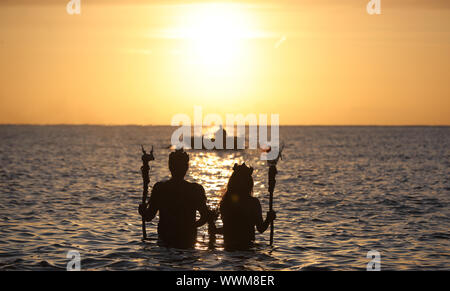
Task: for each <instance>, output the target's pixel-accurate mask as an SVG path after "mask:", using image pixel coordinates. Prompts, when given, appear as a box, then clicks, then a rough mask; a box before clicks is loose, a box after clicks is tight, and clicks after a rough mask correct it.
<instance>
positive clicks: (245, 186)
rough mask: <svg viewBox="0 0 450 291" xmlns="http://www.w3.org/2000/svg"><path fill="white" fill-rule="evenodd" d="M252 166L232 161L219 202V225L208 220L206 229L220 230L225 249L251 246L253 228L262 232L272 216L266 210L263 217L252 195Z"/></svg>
mask: <svg viewBox="0 0 450 291" xmlns="http://www.w3.org/2000/svg"><path fill="white" fill-rule="evenodd" d="M252 173H253V168H249V167H247V166H246V165H245V163H243V164H242V165H238V164H235V165H234V167H233V174H232V175H231V177H230V179H229V181H228V185H227V189H226V192H225V194H224V195H223V197H222V201H221V202H220V215H221V216H222V221H223V228H216V227H215V225H214V223H213V222H212V223H211V221H210V227H209V230H210V231H212V232H215V233H222V234H223V238H224V243H225V249H226V250H246V249H249V248H251V247H253V244H254V241H255V227H256V229H257V230H258V231H259V232H260V233H263V232H264V231H265V230H266V229H267V228H268V227H269V225H270V223H271V222H272V221H273V220H274V219H275V218H276V214H275V212H274V211H269V212H267V217H266V220H263V217H262V209H261V204H260V203H259V200H258V198H255V197H252V192H253V178H252Z"/></svg>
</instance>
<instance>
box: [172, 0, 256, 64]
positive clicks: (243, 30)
mask: <svg viewBox="0 0 450 291" xmlns="http://www.w3.org/2000/svg"><path fill="white" fill-rule="evenodd" d="M190 8H191V9H192V12H191V13H187V14H186V15H187V16H186V17H185V18H183V20H182V22H183V23H181V26H180V30H179V31H180V33H181V37H182V38H185V39H187V41H188V54H189V56H190V57H191V60H192V61H193V62H195V63H196V64H202V65H205V66H208V67H209V66H213V67H221V69H225V67H228V68H230V69H231V68H232V67H233V66H234V65H236V64H237V62H238V60H239V58H241V57H242V56H243V53H244V50H245V45H244V44H245V41H244V40H245V39H246V38H249V37H251V36H252V32H251V29H250V25H249V17H248V15H246V14H245V13H244V11H243V10H242V9H240V7H238V6H236V5H230V4H202V5H196V6H193V7H190Z"/></svg>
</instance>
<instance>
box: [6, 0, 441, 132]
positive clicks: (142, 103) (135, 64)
mask: <svg viewBox="0 0 450 291" xmlns="http://www.w3.org/2000/svg"><path fill="white" fill-rule="evenodd" d="M36 2H39V3H40V4H36ZM67 2H68V0H67V1H65V0H64V1H62V0H59V1H56V0H44V1H31V0H15V1H12V0H11V1H10V0H6V1H2V2H0V68H1V69H0V123H3V124H4V123H20V124H22V123H30V124H61V123H70V124H170V122H171V119H172V116H173V115H174V114H177V113H186V114H189V115H193V107H194V105H200V106H202V107H203V112H204V114H207V113H218V114H223V115H224V114H226V113H235V114H237V113H243V114H248V113H255V114H260V113H267V114H270V113H278V114H279V115H280V122H281V124H300V125H311V124H313V125H323V124H326V125H353V124H361V125H416V124H424V125H450V82H449V80H450V78H449V74H450V73H449V70H450V53H449V52H450V2H449V1H440V0H435V1H415V0H398V1H395V4H394V3H392V2H393V1H386V0H384V1H383V0H381V3H382V15H375V16H370V15H368V14H367V12H366V7H365V6H366V3H367V2H368V1H366V0H342V1H331V0H316V1H312V0H306V1H286V0H285V1H273V2H270V1H242V2H239V1H234V2H232V3H231V2H213V1H157V2H155V1H153V2H151V1H148V4H142V3H143V2H145V1H124V0H111V1H106V0H82V1H81V2H82V11H81V15H74V16H70V15H68V14H67V13H66V7H65V5H66V3H67ZM336 2H338V4H337V3H336Z"/></svg>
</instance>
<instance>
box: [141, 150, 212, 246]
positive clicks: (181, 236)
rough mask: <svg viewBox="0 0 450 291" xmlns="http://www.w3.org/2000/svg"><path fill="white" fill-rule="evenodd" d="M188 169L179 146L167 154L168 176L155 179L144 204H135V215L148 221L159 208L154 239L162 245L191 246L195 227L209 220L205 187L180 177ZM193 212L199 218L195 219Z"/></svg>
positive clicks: (194, 235)
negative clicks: (156, 233) (156, 231)
mask: <svg viewBox="0 0 450 291" xmlns="http://www.w3.org/2000/svg"><path fill="white" fill-rule="evenodd" d="M188 168H189V156H188V154H187V153H185V152H184V151H183V149H180V150H176V151H175V152H172V153H170V155H169V169H170V172H171V174H172V178H171V179H170V180H168V181H163V182H157V183H156V184H155V185H154V186H153V189H152V192H151V195H150V198H149V201H148V203H142V204H141V205H139V214H140V215H141V216H142V217H143V219H144V220H145V221H151V220H152V219H153V218H154V217H155V216H156V213H157V212H158V211H159V222H158V242H159V244H160V245H162V246H165V247H174V248H181V249H188V248H193V247H194V245H195V242H196V239H197V227H200V226H202V225H203V224H205V223H206V222H207V221H208V220H209V216H210V212H209V209H208V206H207V205H206V195H205V189H203V187H202V186H201V185H200V184H197V183H190V182H188V181H186V180H184V177H185V175H186V172H187V170H188ZM196 211H198V212H199V213H200V219H199V220H196Z"/></svg>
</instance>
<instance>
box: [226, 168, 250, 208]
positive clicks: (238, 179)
mask: <svg viewBox="0 0 450 291" xmlns="http://www.w3.org/2000/svg"><path fill="white" fill-rule="evenodd" d="M252 174H253V168H252V167H247V166H246V165H245V163H242V165H238V164H234V167H233V174H231V177H230V179H229V180H228V184H227V189H226V192H225V194H224V196H223V198H222V202H225V201H227V202H231V203H233V204H234V203H239V201H241V200H242V199H244V198H246V197H250V196H251V195H252V192H253V178H252Z"/></svg>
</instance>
